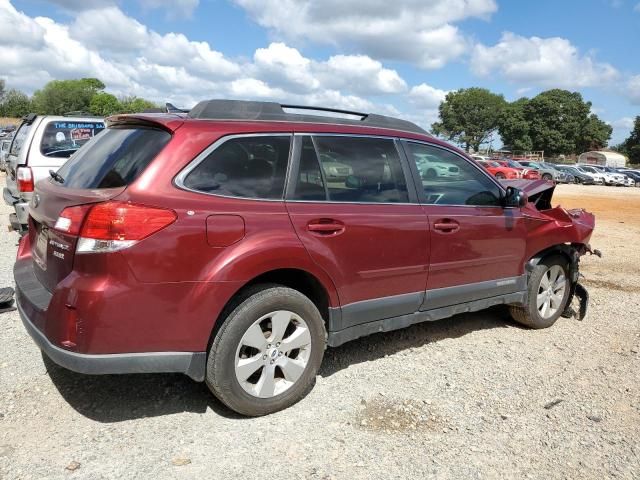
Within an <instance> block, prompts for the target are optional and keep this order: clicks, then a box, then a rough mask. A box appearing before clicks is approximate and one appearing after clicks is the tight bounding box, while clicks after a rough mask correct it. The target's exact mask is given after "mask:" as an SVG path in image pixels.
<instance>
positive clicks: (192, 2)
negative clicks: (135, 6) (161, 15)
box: [140, 0, 200, 17]
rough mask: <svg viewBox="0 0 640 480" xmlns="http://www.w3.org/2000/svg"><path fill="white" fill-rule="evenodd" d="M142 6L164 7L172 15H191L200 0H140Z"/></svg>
mask: <svg viewBox="0 0 640 480" xmlns="http://www.w3.org/2000/svg"><path fill="white" fill-rule="evenodd" d="M140 3H141V4H142V6H143V8H147V9H166V10H167V12H168V15H169V16H170V17H171V16H174V17H191V15H193V12H194V10H195V9H196V8H198V5H199V4H200V0H140Z"/></svg>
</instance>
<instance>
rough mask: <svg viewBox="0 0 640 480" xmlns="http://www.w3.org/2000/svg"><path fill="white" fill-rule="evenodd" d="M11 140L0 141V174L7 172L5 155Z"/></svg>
mask: <svg viewBox="0 0 640 480" xmlns="http://www.w3.org/2000/svg"><path fill="white" fill-rule="evenodd" d="M11 140H12V139H11V138H3V139H2V140H0V171H2V172H4V171H6V170H7V163H6V162H7V154H8V153H9V147H10V146H11Z"/></svg>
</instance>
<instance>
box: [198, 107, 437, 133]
mask: <svg viewBox="0 0 640 480" xmlns="http://www.w3.org/2000/svg"><path fill="white" fill-rule="evenodd" d="M285 109H288V110H302V111H305V112H306V111H310V112H311V111H315V112H325V113H335V114H340V115H349V116H352V117H359V118H343V117H338V116H326V115H310V114H306V113H289V112H287V111H285ZM188 117H189V118H194V119H207V120H251V121H253V120H256V121H272V122H274V121H275V122H306V123H327V124H339V125H359V126H363V127H377V128H388V129H393V130H402V131H405V132H411V133H419V134H421V135H429V134H428V133H427V132H426V131H425V130H424V129H423V128H421V127H419V126H418V125H416V124H415V123H413V122H409V121H408V120H402V119H400V118H394V117H387V116H385V115H377V114H372V113H362V112H354V111H350V110H341V109H337V108H326V107H311V106H308V105H284V104H280V103H276V102H255V101H245V100H204V101H202V102H200V103H198V104H197V105H196V106H195V107H193V108H192V109H191V110H189V114H188Z"/></svg>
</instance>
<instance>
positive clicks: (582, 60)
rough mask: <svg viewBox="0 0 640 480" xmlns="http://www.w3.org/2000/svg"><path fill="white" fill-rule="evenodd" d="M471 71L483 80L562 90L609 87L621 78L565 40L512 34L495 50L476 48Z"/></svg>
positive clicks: (504, 38) (494, 48)
mask: <svg viewBox="0 0 640 480" xmlns="http://www.w3.org/2000/svg"><path fill="white" fill-rule="evenodd" d="M471 70H472V71H473V72H474V73H475V74H476V75H479V76H482V77H488V76H494V75H496V74H500V75H502V76H503V77H505V78H506V79H507V80H509V81H511V82H514V83H526V84H527V85H536V86H540V87H558V88H581V87H593V86H603V85H609V84H611V83H612V82H614V81H615V80H616V79H617V77H618V72H617V70H616V69H615V68H614V67H612V66H611V65H609V64H608V63H600V62H596V61H595V60H594V59H593V58H592V57H591V56H590V55H580V53H579V52H578V49H577V48H576V47H575V46H573V45H572V44H571V42H569V41H568V40H566V39H564V38H560V37H552V38H540V37H529V38H526V37H521V36H519V35H516V34H514V33H510V32H506V33H504V34H503V35H502V38H501V39H500V42H498V43H497V44H496V45H494V46H492V47H488V46H485V45H482V44H478V45H476V46H475V48H474V51H473V54H472V58H471Z"/></svg>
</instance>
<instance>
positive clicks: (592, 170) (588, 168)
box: [579, 167, 597, 173]
mask: <svg viewBox="0 0 640 480" xmlns="http://www.w3.org/2000/svg"><path fill="white" fill-rule="evenodd" d="M579 168H580V170H582V171H583V172H589V173H597V172H596V171H595V170H594V169H593V168H591V167H579Z"/></svg>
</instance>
